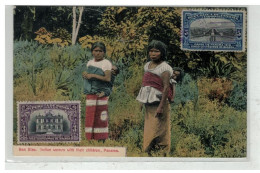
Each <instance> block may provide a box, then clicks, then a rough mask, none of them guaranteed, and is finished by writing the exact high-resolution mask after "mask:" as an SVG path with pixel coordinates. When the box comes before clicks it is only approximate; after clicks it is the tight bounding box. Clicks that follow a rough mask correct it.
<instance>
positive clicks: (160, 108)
mask: <svg viewBox="0 0 260 173" xmlns="http://www.w3.org/2000/svg"><path fill="white" fill-rule="evenodd" d="M162 114H163V107H162V106H160V105H159V106H158V108H157V110H156V115H155V117H161V116H162Z"/></svg>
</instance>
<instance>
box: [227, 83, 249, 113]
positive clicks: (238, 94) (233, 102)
mask: <svg viewBox="0 0 260 173" xmlns="http://www.w3.org/2000/svg"><path fill="white" fill-rule="evenodd" d="M246 84H247V83H246V82H245V83H243V84H240V83H238V82H235V81H234V82H233V85H234V88H233V90H232V91H231V93H230V96H229V98H228V99H227V103H228V105H229V106H231V107H233V108H235V109H236V110H241V111H245V110H246V108H247V86H246Z"/></svg>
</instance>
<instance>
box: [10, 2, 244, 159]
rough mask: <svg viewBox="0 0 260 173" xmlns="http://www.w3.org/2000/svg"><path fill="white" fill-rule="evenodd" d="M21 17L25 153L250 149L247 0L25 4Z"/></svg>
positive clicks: (16, 74) (15, 147) (18, 138)
mask: <svg viewBox="0 0 260 173" xmlns="http://www.w3.org/2000/svg"><path fill="white" fill-rule="evenodd" d="M13 19H14V23H13V25H14V27H13V28H14V32H13V33H14V36H13V38H14V40H13V76H12V77H13V98H12V99H13V107H12V108H13V116H12V121H13V129H12V138H13V139H12V142H13V144H12V152H13V156H14V158H20V156H28V157H31V158H35V157H36V156H41V157H43V158H45V157H49V156H53V157H52V158H53V159H56V157H55V156H60V157H64V158H74V159H77V158H81V159H82V158H90V157H91V158H92V157H128V158H131V157H133V158H134V157H138V158H144V159H146V158H149V159H151V158H152V159H154V158H166V159H172V158H216V159H219V158H232V159H234V158H242V159H245V158H247V156H248V146H247V128H248V127H247V48H246V45H247V40H246V39H247V35H246V33H247V25H246V23H247V8H246V7H216V8H215V7H209V8H207V7H196V8H195V7H167V6H166V7H151V6H144V7H141V6H15V7H14V8H13ZM60 157H59V158H60Z"/></svg>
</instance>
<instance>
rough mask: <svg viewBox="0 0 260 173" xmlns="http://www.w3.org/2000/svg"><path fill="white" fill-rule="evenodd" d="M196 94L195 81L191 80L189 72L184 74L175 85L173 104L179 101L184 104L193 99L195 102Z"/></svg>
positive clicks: (177, 103) (197, 93)
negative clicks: (180, 80)
mask: <svg viewBox="0 0 260 173" xmlns="http://www.w3.org/2000/svg"><path fill="white" fill-rule="evenodd" d="M198 96H199V92H198V87H197V82H196V81H195V80H193V79H192V78H191V76H190V75H189V74H185V76H184V77H183V80H182V82H181V83H178V84H177V86H176V96H175V99H174V105H179V104H180V103H181V104H182V105H184V104H185V103H187V102H188V101H194V102H195V103H196V102H197V100H198Z"/></svg>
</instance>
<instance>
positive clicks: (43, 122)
mask: <svg viewBox="0 0 260 173" xmlns="http://www.w3.org/2000/svg"><path fill="white" fill-rule="evenodd" d="M62 132H63V116H62V115H60V114H58V115H53V114H52V113H51V112H48V113H46V115H37V116H36V133H46V134H54V133H62Z"/></svg>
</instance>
